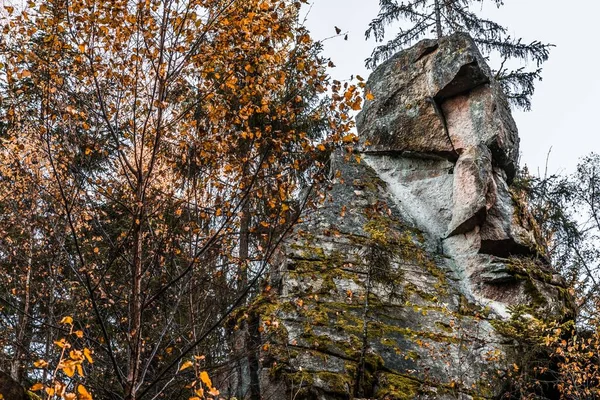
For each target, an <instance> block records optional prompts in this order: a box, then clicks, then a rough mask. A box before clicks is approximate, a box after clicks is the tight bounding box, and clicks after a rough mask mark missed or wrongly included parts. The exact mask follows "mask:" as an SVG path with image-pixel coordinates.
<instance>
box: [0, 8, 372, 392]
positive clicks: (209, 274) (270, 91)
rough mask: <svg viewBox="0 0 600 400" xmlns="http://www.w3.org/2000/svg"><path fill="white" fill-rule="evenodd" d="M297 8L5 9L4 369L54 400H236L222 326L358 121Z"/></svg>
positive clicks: (240, 331)
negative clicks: (223, 393)
mask: <svg viewBox="0 0 600 400" xmlns="http://www.w3.org/2000/svg"><path fill="white" fill-rule="evenodd" d="M300 6H301V2H300V1H291V0H283V1H275V0H244V1H240V0H166V1H162V0H146V1H133V0H111V1H95V0H74V1H64V0H52V1H47V2H29V3H28V4H27V5H25V8H24V9H15V8H13V7H9V6H6V7H5V9H6V11H7V13H8V14H9V15H8V17H7V18H6V19H5V20H4V30H3V38H2V40H1V42H0V46H1V47H0V63H1V64H2V68H0V99H1V100H0V101H1V102H0V127H1V129H0V135H1V137H0V140H1V142H0V280H1V281H2V283H3V284H2V286H1V288H0V290H1V291H2V292H1V293H0V324H2V326H1V327H0V346H1V349H2V351H1V352H0V369H2V370H5V371H10V372H11V375H12V376H13V377H14V378H16V379H17V380H18V381H21V382H24V383H27V384H28V385H29V387H32V389H34V390H36V391H38V390H39V391H40V392H39V393H42V394H43V396H44V398H53V399H54V398H64V399H73V398H75V397H77V398H79V399H88V398H91V395H90V393H93V395H94V396H96V398H104V399H127V400H134V399H151V398H169V399H178V398H185V399H188V398H190V397H191V396H193V397H196V398H204V397H212V396H216V395H217V392H218V390H217V388H221V390H223V388H225V389H227V390H228V391H229V393H231V394H233V395H235V394H238V395H240V396H243V395H245V393H242V392H243V391H245V390H247V387H242V385H241V384H236V382H235V381H234V380H233V379H231V376H233V371H234V370H236V369H240V368H250V371H251V372H252V368H253V365H254V364H255V363H256V360H255V357H254V358H253V357H252V353H255V352H256V349H251V348H247V346H245V345H244V343H248V342H249V341H248V340H246V336H247V335H250V336H251V334H252V332H250V330H251V329H249V328H248V327H247V326H246V324H245V323H244V322H243V321H242V323H241V324H242V325H239V324H238V325H236V326H235V327H232V326H230V325H228V324H226V323H225V322H226V321H227V320H228V318H229V316H230V314H231V312H232V311H233V310H235V309H236V308H239V307H241V306H243V305H245V304H246V303H247V301H248V298H249V297H251V296H252V295H253V293H255V290H256V289H255V288H256V283H257V281H258V279H259V278H260V277H261V276H262V275H263V272H264V270H265V267H266V265H267V262H268V260H269V258H270V257H271V255H272V253H273V251H274V249H275V247H276V245H277V243H278V242H279V241H280V240H281V238H282V237H283V235H284V234H285V232H286V231H287V230H288V229H289V228H290V226H292V225H293V223H294V222H295V221H296V219H297V218H298V215H299V212H300V210H301V209H302V208H303V207H305V206H307V202H308V196H307V195H304V196H301V200H300V201H298V200H293V199H297V198H298V194H300V193H304V194H306V193H311V192H312V193H313V194H314V193H315V192H318V190H319V188H318V183H319V181H320V180H321V179H322V177H323V172H324V168H325V164H324V162H323V160H326V159H327V154H328V152H329V151H330V150H331V149H332V148H333V147H334V146H339V145H342V144H344V143H346V144H347V143H351V142H353V141H354V140H355V138H354V135H352V134H351V133H350V129H351V127H352V122H351V118H350V117H349V113H350V111H351V110H353V109H354V110H355V109H357V108H360V104H361V97H360V96H359V92H362V91H360V90H359V88H358V87H357V86H352V85H349V84H345V85H342V84H340V83H339V82H335V81H334V82H332V81H331V80H330V79H329V77H328V75H327V73H326V68H327V63H328V62H327V60H325V59H323V58H322V57H321V56H319V45H318V44H317V43H314V42H313V41H312V40H311V38H310V37H309V35H308V33H307V32H306V30H305V29H304V28H303V27H302V26H301V24H299V22H298V11H299V9H300ZM328 93H329V97H326V95H327V94H328ZM315 185H316V186H317V187H315ZM311 198H318V196H312V197H311ZM250 342H251V341H250ZM248 353H250V354H248ZM247 365H250V366H249V367H245V366H247ZM254 372H256V371H254ZM211 378H212V380H211ZM252 379H253V380H254V381H255V380H256V379H257V377H256V376H255V374H254V376H253V377H252ZM34 383H35V385H33V384H34ZM226 383H227V385H228V386H227V387H226ZM31 385H33V386H31Z"/></svg>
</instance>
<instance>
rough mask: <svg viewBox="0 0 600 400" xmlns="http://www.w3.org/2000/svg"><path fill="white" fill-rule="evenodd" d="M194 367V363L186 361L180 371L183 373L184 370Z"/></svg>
mask: <svg viewBox="0 0 600 400" xmlns="http://www.w3.org/2000/svg"><path fill="white" fill-rule="evenodd" d="M193 365H194V363H193V362H191V361H186V362H184V363H183V364H181V367H179V370H180V371H183V370H184V369H187V368H189V367H192V366H193Z"/></svg>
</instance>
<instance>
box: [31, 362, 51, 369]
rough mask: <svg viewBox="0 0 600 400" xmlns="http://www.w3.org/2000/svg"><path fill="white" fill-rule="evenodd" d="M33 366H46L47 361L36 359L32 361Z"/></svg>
mask: <svg viewBox="0 0 600 400" xmlns="http://www.w3.org/2000/svg"><path fill="white" fill-rule="evenodd" d="M33 366H34V367H36V368H46V367H47V366H48V362H47V361H45V360H37V361H36V362H34V363H33Z"/></svg>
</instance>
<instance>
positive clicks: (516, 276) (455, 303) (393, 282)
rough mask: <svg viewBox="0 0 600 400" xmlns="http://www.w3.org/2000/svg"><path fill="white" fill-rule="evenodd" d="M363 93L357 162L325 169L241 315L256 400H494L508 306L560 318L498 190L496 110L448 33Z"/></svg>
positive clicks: (478, 64)
mask: <svg viewBox="0 0 600 400" xmlns="http://www.w3.org/2000/svg"><path fill="white" fill-rule="evenodd" d="M367 90H368V91H369V92H371V93H372V94H373V96H374V98H373V100H371V101H367V102H366V104H365V105H364V108H363V110H362V112H361V113H360V114H359V115H358V117H357V128H358V133H359V136H360V138H361V140H362V143H361V145H360V146H359V147H358V148H357V149H356V152H357V153H360V154H361V160H360V162H359V161H357V160H356V157H355V156H354V155H352V157H350V156H349V155H347V154H342V153H335V154H334V155H333V157H332V160H331V165H332V180H333V185H332V188H331V190H330V191H329V192H328V193H327V200H326V201H325V202H324V203H323V204H322V205H321V206H319V207H318V208H317V209H315V210H310V211H309V212H307V215H306V216H305V217H304V218H303V220H304V222H302V223H301V224H300V225H298V226H297V227H296V228H295V230H294V232H293V233H292V234H290V236H289V237H288V238H287V239H286V241H285V243H284V245H283V246H282V248H281V249H280V253H279V258H278V261H277V262H274V263H273V267H272V270H271V279H272V281H271V282H270V283H271V285H270V286H271V287H273V288H276V289H277V290H271V291H270V292H269V293H268V294H263V295H261V297H260V301H258V302H257V304H256V305H255V306H254V309H255V310H257V312H259V314H260V317H261V321H262V322H261V328H262V330H261V340H262V343H263V344H268V346H263V347H262V350H261V352H260V355H259V356H260V357H259V358H260V360H261V366H262V369H261V371H262V372H261V390H262V395H263V396H264V397H265V398H282V399H283V398H296V399H298V400H300V399H323V400H329V399H331V400H333V399H351V398H377V399H403V400H404V399H421V398H427V399H434V398H435V399H453V398H456V396H457V394H458V393H460V396H462V397H461V398H465V399H468V398H491V397H494V396H500V395H502V388H503V386H504V385H503V382H502V380H501V375H502V373H500V374H498V371H500V372H502V371H503V370H505V369H506V367H507V366H508V365H512V363H513V362H514V357H515V355H514V353H512V352H511V351H512V346H511V343H512V342H511V340H510V338H507V337H505V336H503V332H502V331H500V330H498V328H497V327H498V326H499V325H498V323H499V322H505V321H507V320H508V318H509V317H510V313H511V310H512V309H513V307H515V306H527V307H528V308H529V309H530V310H532V311H531V312H532V313H539V314H542V315H544V316H546V317H550V316H553V317H554V318H556V319H565V318H568V317H569V315H570V314H571V312H572V308H571V303H570V300H569V298H568V296H565V295H564V293H565V283H564V281H563V280H562V279H561V278H560V276H559V275H558V274H556V273H555V272H554V271H553V270H552V268H551V267H550V266H549V265H547V262H546V261H545V260H546V257H545V254H544V244H543V243H542V242H541V241H540V239H539V237H540V235H539V234H538V231H537V227H536V225H535V221H533V219H532V218H531V216H530V215H529V214H528V213H527V209H526V207H525V206H524V204H522V202H521V201H520V200H519V196H518V195H517V194H516V193H515V192H514V191H513V189H511V186H510V185H511V183H512V181H513V179H514V178H515V173H516V170H517V156H518V152H519V149H518V144H519V138H518V133H517V128H516V125H515V123H514V120H513V119H512V116H511V114H510V109H509V106H508V103H507V101H506V98H505V97H504V95H503V93H502V91H501V89H500V87H499V85H498V84H497V82H495V80H494V78H493V76H492V74H491V72H490V70H489V68H488V66H487V65H486V64H485V61H484V60H483V58H482V57H481V55H480V53H479V51H478V50H477V48H476V46H475V44H474V42H473V41H472V40H471V38H469V37H468V36H467V35H464V34H455V35H452V36H449V37H445V38H442V39H440V40H438V41H433V40H424V41H422V42H420V43H418V44H417V45H415V46H414V47H412V48H410V49H407V50H405V51H402V52H400V53H398V54H397V55H395V56H394V57H392V58H391V59H390V60H388V61H387V62H385V63H384V64H382V65H381V66H380V67H379V68H377V69H376V70H375V71H374V72H373V74H372V75H371V77H370V78H369V80H368V82H367ZM267 349H268V350H267ZM240 382H242V383H240V386H244V383H243V379H240ZM449 388H456V389H457V390H458V391H456V390H450V389H449ZM242 389H243V388H242ZM241 391H242V392H243V390H241Z"/></svg>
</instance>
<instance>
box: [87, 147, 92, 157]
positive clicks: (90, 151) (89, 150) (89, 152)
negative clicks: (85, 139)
mask: <svg viewBox="0 0 600 400" xmlns="http://www.w3.org/2000/svg"><path fill="white" fill-rule="evenodd" d="M90 154H92V149H90V148H89V147H86V148H85V155H86V156H89V155H90Z"/></svg>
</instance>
